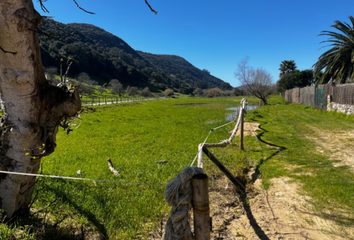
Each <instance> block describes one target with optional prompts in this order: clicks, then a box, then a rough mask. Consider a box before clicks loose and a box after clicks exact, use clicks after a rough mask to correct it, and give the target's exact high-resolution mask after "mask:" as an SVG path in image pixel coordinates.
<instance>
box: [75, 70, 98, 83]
mask: <svg viewBox="0 0 354 240" xmlns="http://www.w3.org/2000/svg"><path fill="white" fill-rule="evenodd" d="M77 80H78V81H79V82H82V83H86V84H88V85H97V82H96V81H94V80H92V79H91V77H90V75H88V74H87V73H85V72H82V73H80V74H79V76H78V77H77Z"/></svg>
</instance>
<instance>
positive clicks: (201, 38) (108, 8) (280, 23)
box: [34, 0, 354, 87]
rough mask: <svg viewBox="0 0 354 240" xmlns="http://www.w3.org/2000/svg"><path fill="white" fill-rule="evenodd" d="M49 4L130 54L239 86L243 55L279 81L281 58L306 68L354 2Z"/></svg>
mask: <svg viewBox="0 0 354 240" xmlns="http://www.w3.org/2000/svg"><path fill="white" fill-rule="evenodd" d="M77 2H78V3H79V4H80V6H81V7H83V8H85V9H86V10H89V11H93V12H95V13H96V14H95V15H90V14H87V13H84V12H82V11H81V10H80V9H78V8H77V7H76V5H75V4H74V2H73V1H72V0H60V1H58V0H48V1H47V2H45V6H46V7H47V8H48V10H49V11H50V13H49V14H45V13H43V11H42V10H41V9H40V7H39V4H38V2H37V1H36V0H35V1H34V4H35V8H36V9H37V11H38V12H39V13H41V14H42V15H47V16H54V17H55V18H54V19H55V20H56V21H59V22H63V23H72V22H77V23H90V24H94V25H96V26H98V27H101V28H103V29H105V30H106V31H108V32H111V33H113V34H114V35H117V36H118V37H120V38H122V39H123V40H124V41H126V42H127V43H128V44H129V45H130V46H131V47H133V48H134V49H136V50H141V51H144V52H150V53H156V54H174V55H178V56H181V57H183V58H185V59H186V60H187V61H189V62H190V63H192V64H193V65H194V66H196V67H198V68H200V69H204V68H205V69H208V70H209V71H210V72H211V74H212V75H214V76H216V77H218V78H220V79H222V80H224V81H226V82H229V83H230V84H231V85H232V86H235V87H236V86H238V85H240V84H239V82H238V80H237V79H236V78H235V77H234V72H235V71H236V70H237V65H238V63H239V62H240V61H241V60H242V59H243V58H244V57H246V56H249V57H250V60H249V64H250V65H251V66H253V67H256V68H257V67H262V68H264V69H266V70H267V71H269V72H270V73H271V74H272V76H273V81H274V82H276V81H277V80H278V75H279V65H280V63H281V61H283V60H295V62H296V64H297V67H298V69H300V70H303V69H308V68H311V67H312V65H313V64H314V63H315V62H316V61H317V59H318V57H319V56H320V55H321V53H322V52H323V51H324V49H320V47H321V46H322V45H320V44H319V43H320V42H321V41H322V40H325V39H326V38H324V37H318V34H319V33H320V32H321V31H323V30H333V28H331V25H332V24H333V23H334V21H335V20H339V21H344V22H349V19H348V17H349V16H350V15H354V11H353V9H354V1H353V0H337V1H333V0H322V1H319V0H316V1H313V0H307V1H305V0H297V1H285V0H282V1H280V0H276V1H275V0H268V1H265V0H248V1H244V0H242V1H241V0H233V1H231V0H218V1H216V0H215V1H211V0H204V1H201V0H189V1H187V0H178V1H162V0H149V3H150V5H151V6H152V7H153V8H154V9H155V10H156V11H158V14H157V15H155V14H154V13H152V12H151V11H150V9H149V8H148V7H147V5H146V4H145V2H144V0H101V1H98V0H77Z"/></svg>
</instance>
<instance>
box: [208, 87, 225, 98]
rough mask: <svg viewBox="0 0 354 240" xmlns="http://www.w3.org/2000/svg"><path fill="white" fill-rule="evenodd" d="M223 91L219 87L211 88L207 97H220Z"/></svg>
mask: <svg viewBox="0 0 354 240" xmlns="http://www.w3.org/2000/svg"><path fill="white" fill-rule="evenodd" d="M223 95H224V93H223V91H222V90H221V89H220V88H212V89H209V90H208V93H207V95H206V96H207V97H208V98H213V97H221V96H223Z"/></svg>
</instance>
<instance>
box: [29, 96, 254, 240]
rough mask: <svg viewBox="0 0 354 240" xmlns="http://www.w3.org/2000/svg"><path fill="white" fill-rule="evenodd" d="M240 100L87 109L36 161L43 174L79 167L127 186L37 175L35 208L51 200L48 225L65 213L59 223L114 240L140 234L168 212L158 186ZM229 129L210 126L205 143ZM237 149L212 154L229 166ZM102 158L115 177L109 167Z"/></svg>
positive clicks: (168, 101)
mask: <svg viewBox="0 0 354 240" xmlns="http://www.w3.org/2000/svg"><path fill="white" fill-rule="evenodd" d="M240 100H241V98H209V99H208V98H179V99H163V100H154V101H144V102H133V103H124V104H116V105H105V106H100V107H93V108H91V107H90V108H86V109H85V111H84V112H83V113H82V114H81V119H82V122H81V125H80V127H79V128H77V129H75V130H74V131H73V132H70V134H69V135H67V134H66V131H63V130H62V129H61V131H60V132H59V134H58V135H57V145H58V146H57V148H56V151H55V153H53V154H52V155H50V156H49V157H46V158H44V159H43V160H42V168H41V171H42V173H43V174H51V175H59V176H72V177H78V175H77V171H78V170H80V171H81V173H82V177H83V178H88V179H105V180H116V181H122V182H129V183H107V182H93V181H88V182H86V181H73V180H62V179H50V178H41V179H39V182H38V184H37V185H36V191H38V195H37V198H36V199H37V200H36V201H35V204H34V207H35V209H41V208H43V207H46V206H48V205H50V204H51V203H52V202H53V201H54V203H53V204H52V205H51V206H50V207H48V209H50V217H49V216H48V217H47V218H48V220H49V221H50V222H52V223H53V224H55V223H56V222H58V221H60V220H61V219H62V218H65V220H63V222H62V223H60V224H62V225H65V224H66V226H68V225H70V224H71V223H70V219H72V220H71V221H72V224H77V225H80V226H84V227H85V228H91V230H95V231H97V230H98V231H99V232H100V233H101V234H102V235H103V236H106V237H110V238H112V239H131V238H142V239H144V238H146V237H147V234H148V233H149V231H151V230H153V229H156V228H157V227H158V224H159V222H160V221H163V219H166V216H167V215H168V213H169V208H168V206H167V204H166V202H165V200H164V190H165V188H164V185H165V184H166V183H167V182H168V181H169V180H170V179H171V178H174V177H176V176H177V174H178V173H179V172H180V171H181V170H182V169H183V168H184V167H185V166H187V165H190V164H191V162H192V160H193V159H194V157H195V155H196V153H197V149H198V144H199V143H202V142H203V141H204V140H205V138H206V136H207V135H208V133H209V131H210V129H211V128H214V127H217V126H220V125H222V124H224V123H226V122H227V121H228V120H227V116H228V115H229V114H233V113H234V112H235V111H230V110H226V109H227V108H231V107H238V106H240ZM249 102H250V103H252V102H253V103H256V102H258V101H257V100H256V99H252V98H250V99H249ZM232 127H233V126H232V125H229V126H228V128H227V127H225V128H222V129H219V130H217V131H214V132H213V133H212V134H211V135H210V137H209V139H208V142H215V141H222V140H224V139H226V138H228V137H229V134H228V132H227V131H228V130H230V129H231V128H232ZM236 152H237V147H236V145H235V146H233V147H231V148H230V149H228V150H225V149H224V150H219V155H218V151H216V152H215V154H217V155H218V156H223V158H222V160H224V161H225V162H226V163H227V162H228V161H231V160H232V159H233V158H235V153H236ZM107 158H110V159H111V160H112V163H113V165H114V167H115V168H116V169H117V170H118V171H119V173H120V177H118V178H117V177H115V176H114V175H113V174H112V173H111V172H110V171H109V169H108V165H107ZM160 161H166V163H165V164H161V163H160ZM235 169H238V167H236V168H235ZM240 172H241V171H240ZM140 183H142V184H140ZM145 184H152V185H160V186H151V185H145ZM42 212H43V211H42ZM44 212H45V211H44ZM38 214H39V213H38ZM42 214H43V213H42ZM89 223H90V224H89ZM57 225H58V224H57ZM86 230H90V229H86Z"/></svg>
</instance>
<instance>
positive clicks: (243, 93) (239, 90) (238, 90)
mask: <svg viewBox="0 0 354 240" xmlns="http://www.w3.org/2000/svg"><path fill="white" fill-rule="evenodd" d="M234 90H235V91H234V95H235V96H244V95H246V94H245V92H244V91H242V90H241V89H239V88H234Z"/></svg>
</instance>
